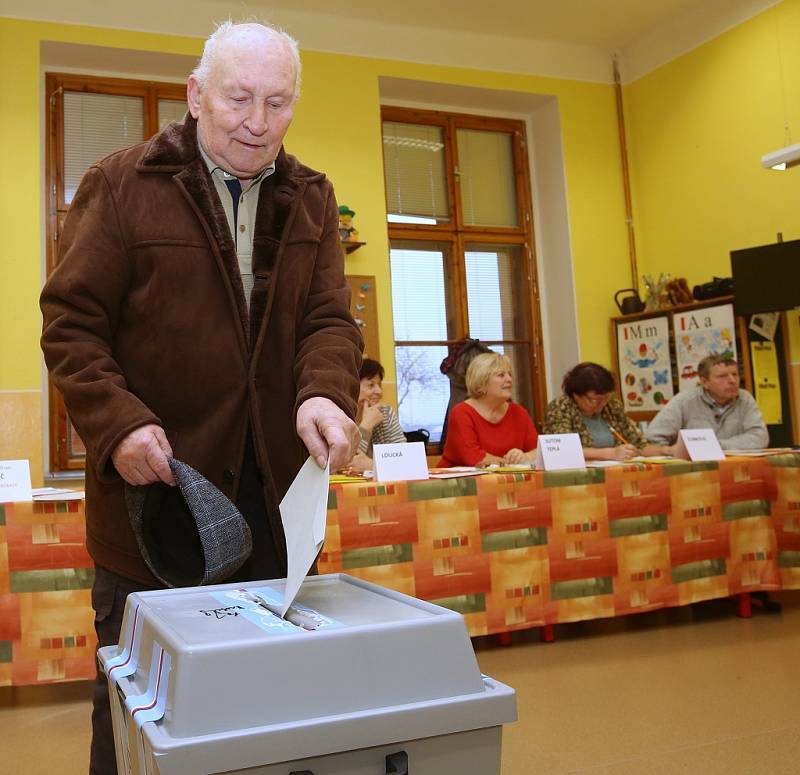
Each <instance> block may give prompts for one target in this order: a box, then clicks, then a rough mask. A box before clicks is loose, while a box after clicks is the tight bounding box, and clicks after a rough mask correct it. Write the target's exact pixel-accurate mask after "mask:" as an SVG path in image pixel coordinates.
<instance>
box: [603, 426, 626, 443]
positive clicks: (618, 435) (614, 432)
mask: <svg viewBox="0 0 800 775" xmlns="http://www.w3.org/2000/svg"><path fill="white" fill-rule="evenodd" d="M608 429H609V430H610V431H611V435H612V436H613V437H614V438H615V439H616V440H617V441H618V442H619V443H620V444H630V442H629V441H628V440H627V439H626V438H625V437H624V436H623V435H622V434H621V433H620V432H619V431H618V430H617V429H616V428H615V427H614V426H613V425H609V426H608Z"/></svg>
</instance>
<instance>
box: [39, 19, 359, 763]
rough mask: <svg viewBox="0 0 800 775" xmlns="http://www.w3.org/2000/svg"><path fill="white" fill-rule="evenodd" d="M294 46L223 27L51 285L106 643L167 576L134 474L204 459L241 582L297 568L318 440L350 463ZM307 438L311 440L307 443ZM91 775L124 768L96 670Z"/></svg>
mask: <svg viewBox="0 0 800 775" xmlns="http://www.w3.org/2000/svg"><path fill="white" fill-rule="evenodd" d="M299 77H300V59H299V54H298V49H297V44H296V43H295V41H294V40H292V39H291V38H290V37H288V36H287V35H285V34H284V33H282V32H280V31H278V30H275V29H272V28H269V27H265V26H263V25H260V24H254V23H247V24H232V23H230V22H228V23H226V24H223V25H222V26H221V27H220V28H219V29H218V30H217V31H216V32H215V33H214V34H213V35H212V36H211V37H210V38H209V39H208V41H207V42H206V45H205V48H204V51H203V56H202V59H201V61H200V64H199V65H198V67H197V69H196V70H195V71H194V73H192V75H191V76H190V77H189V81H188V89H187V93H188V102H189V114H190V115H187V117H186V118H185V119H184V121H183V123H179V124H171V125H170V126H168V127H167V128H166V129H165V130H164V131H162V132H161V133H160V134H158V135H156V136H155V137H154V138H152V139H151V140H150V141H149V142H147V143H144V144H143V145H140V146H136V147H133V148H130V149H127V150H124V151H120V152H118V153H115V154H112V155H111V156H109V157H108V158H106V159H104V160H103V161H101V162H99V163H97V164H95V165H94V166H93V167H92V168H91V169H90V170H89V171H88V172H87V173H86V176H85V177H84V179H83V182H82V183H81V186H80V188H79V189H78V192H77V193H76V195H75V199H74V201H73V203H72V207H71V209H70V213H69V216H68V218H67V222H66V225H65V229H64V234H63V246H62V254H61V260H60V262H59V265H58V267H57V269H56V270H55V272H54V273H53V274H52V276H51V277H50V279H49V280H48V282H47V284H46V286H45V288H44V291H43V293H42V299H41V307H42V312H43V316H44V328H43V335H42V347H43V350H44V353H45V358H46V361H47V365H48V367H49V369H50V371H51V374H52V376H53V379H54V381H55V383H56V385H57V386H58V388H59V390H60V391H61V392H62V394H63V396H64V399H65V401H66V404H67V408H68V410H69V413H70V417H71V418H72V420H73V422H74V424H75V427H76V429H77V430H78V432H79V434H80V436H81V438H82V439H83V441H84V442H85V444H86V450H87V466H86V491H87V545H88V549H89V551H90V553H91V555H92V557H93V559H94V560H95V564H96V580H95V586H94V588H93V590H92V602H93V605H94V607H95V611H96V627H97V632H98V637H99V640H100V644H101V645H105V644H111V643H116V642H117V640H118V637H119V629H120V626H121V618H122V613H123V607H124V603H125V598H126V596H127V594H128V593H130V592H131V591H134V590H141V589H145V588H149V587H154V586H157V582H156V580H155V578H154V577H153V576H152V575H151V573H150V572H149V570H148V568H147V566H146V564H145V563H144V561H143V559H142V556H141V554H140V552H139V549H138V546H137V543H136V540H135V537H134V534H133V532H132V530H131V527H130V524H129V519H128V514H127V510H126V505H125V496H124V490H125V485H126V483H128V484H131V485H146V484H150V483H154V482H158V481H161V482H165V483H167V484H174V480H173V477H172V473H171V470H170V467H169V464H168V457H170V456H174V457H175V458H177V459H179V460H182V461H185V462H187V463H189V465H191V466H192V467H194V468H195V469H197V470H198V471H200V472H201V473H202V474H203V475H204V476H206V477H207V478H208V479H209V480H210V481H211V482H212V483H213V484H214V485H216V486H217V487H218V488H219V489H220V490H221V491H222V492H224V493H225V494H226V495H228V497H230V498H231V499H232V500H234V501H235V502H236V504H237V506H238V507H239V510H240V511H241V512H242V514H243V515H244V517H245V519H246V520H247V522H248V524H249V525H250V529H251V532H252V535H253V547H254V548H253V553H252V555H251V557H250V559H249V560H248V561H247V563H246V564H245V565H244V566H243V567H242V568H241V569H240V570H239V571H238V572H237V573H236V575H235V576H233V577H232V579H231V580H237V581H238V580H252V579H263V578H275V577H280V576H283V575H285V572H286V548H285V539H284V535H283V530H282V526H281V521H280V514H279V511H278V503H279V502H280V499H281V498H282V497H283V495H284V494H285V492H286V490H287V489H288V487H289V485H290V483H291V481H292V479H293V478H294V476H295V475H296V473H297V471H298V470H299V469H300V466H301V465H302V463H303V461H304V459H305V458H306V456H307V452H306V450H307V451H308V453H310V454H311V455H312V456H313V457H314V458H315V459H316V461H317V462H318V463H319V465H320V466H324V464H325V461H326V459H327V458H328V456H329V455H330V464H331V468H332V469H334V470H335V469H336V468H338V467H339V466H341V465H343V464H344V463H345V462H346V461H347V460H348V459H349V458H350V456H351V454H352V451H353V450H354V449H355V446H356V445H357V443H358V438H359V434H358V429H357V427H356V425H355V423H354V422H353V421H352V419H351V418H352V417H353V416H354V415H355V410H356V403H355V399H356V396H357V395H358V390H359V381H358V368H359V364H360V360H361V347H362V344H361V337H360V335H359V333H358V330H357V328H356V326H355V325H354V323H353V320H352V318H351V316H350V313H349V291H348V288H347V285H346V282H345V277H344V271H343V254H342V250H341V246H340V243H339V235H338V231H337V229H338V214H339V213H338V207H337V204H336V201H335V198H334V194H333V189H332V186H331V184H330V182H329V181H328V180H327V179H326V178H325V176H324V175H323V174H321V173H319V172H315V171H314V170H312V169H309V168H308V167H305V166H303V165H302V164H301V163H300V162H299V161H298V160H297V159H295V158H294V157H292V156H289V155H288V154H286V153H285V151H284V150H283V146H282V144H283V138H284V135H285V134H286V131H287V129H288V128H289V125H290V123H291V121H292V117H293V112H294V107H295V102H296V100H297V96H298V84H299ZM303 445H305V449H304V446H303ZM92 718H93V731H94V736H93V741H92V761H91V770H90V771H91V772H92V773H102V774H103V775H106V774H107V773H113V772H115V771H116V766H115V761H114V748H113V738H112V732H111V723H110V714H109V707H108V697H107V693H106V687H105V681H104V680H103V679H102V678H101V677H98V682H97V685H96V689H95V708H94V713H93V717H92Z"/></svg>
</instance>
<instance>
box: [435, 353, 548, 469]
mask: <svg viewBox="0 0 800 775" xmlns="http://www.w3.org/2000/svg"><path fill="white" fill-rule="evenodd" d="M513 387H514V376H513V374H512V371H511V361H510V360H509V358H508V356H506V355H499V354H498V353H483V354H482V355H478V356H477V357H476V358H474V359H473V360H472V361H471V362H470V364H469V368H468V369H467V395H468V396H469V397H468V398H467V400H466V401H462V402H461V403H460V404H456V405H455V406H454V407H453V408H452V409H451V410H450V416H449V417H448V420H447V441H446V442H445V446H444V455H443V457H442V459H441V460H440V461H439V465H440V466H442V467H450V466H488V465H491V464H492V463H497V464H506V465H514V464H518V463H528V462H530V463H532V462H533V461H534V460H535V458H536V439H537V438H538V434H537V432H536V428H535V426H534V424H533V420H531V418H530V415H529V414H528V412H527V411H526V410H525V409H524V407H522V406H520V405H519V404H516V403H514V402H513V401H512V400H511V391H512V389H513Z"/></svg>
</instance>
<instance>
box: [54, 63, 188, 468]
mask: <svg viewBox="0 0 800 775" xmlns="http://www.w3.org/2000/svg"><path fill="white" fill-rule="evenodd" d="M64 92H86V93H93V94H112V95H119V96H126V97H139V98H141V99H142V102H143V106H144V111H143V112H144V115H143V118H144V138H145V139H148V138H150V137H152V136H153V135H154V134H156V132H158V101H159V100H160V99H167V100H185V99H186V86H185V84H176V83H166V82H160V81H141V80H129V79H126V78H104V77H101V76H90V75H74V74H70V73H46V74H45V126H46V137H45V201H46V203H47V216H46V224H45V228H46V240H47V248H46V272H47V276H48V277H49V276H50V273H51V272H52V271H53V269H54V268H55V266H56V265H57V264H58V257H59V252H60V242H61V233H62V227H63V224H64V219H65V218H66V215H67V212H68V210H69V206H68V205H67V204H66V203H65V201H64ZM48 415H49V429H50V445H49V452H50V466H49V469H50V471H51V472H54V473H55V472H70V471H75V472H77V471H83V470H84V469H85V468H86V456H85V455H71V454H70V450H69V444H68V430H69V417H68V416H67V409H66V406H65V405H64V400H63V399H62V397H61V394H60V393H59V392H58V390H57V389H56V388H55V386H54V385H53V381H52V380H51V379H50V378H48Z"/></svg>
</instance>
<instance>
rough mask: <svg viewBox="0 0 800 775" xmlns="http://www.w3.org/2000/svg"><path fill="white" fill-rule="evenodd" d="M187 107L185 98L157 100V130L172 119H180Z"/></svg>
mask: <svg viewBox="0 0 800 775" xmlns="http://www.w3.org/2000/svg"><path fill="white" fill-rule="evenodd" d="M187 107H188V106H187V104H186V100H159V101H158V131H159V132H160V131H161V130H162V129H163V128H164V127H165V126H166V125H167V124H170V123H172V122H173V121H182V120H183V117H184V115H185V114H186V110H187Z"/></svg>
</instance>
